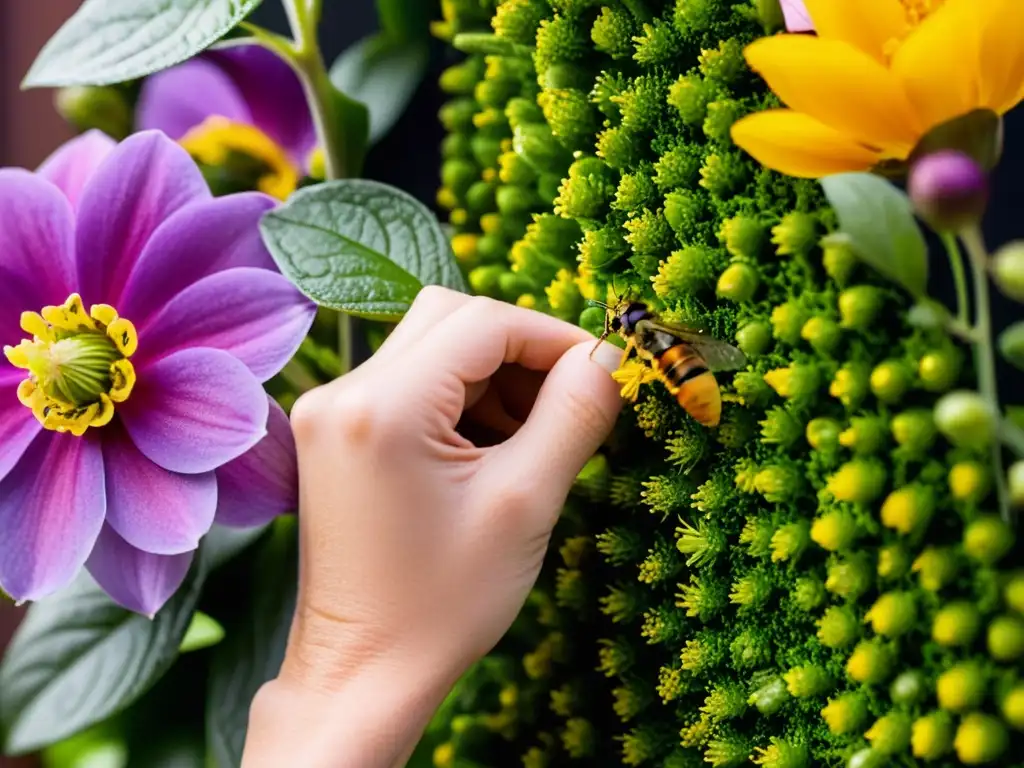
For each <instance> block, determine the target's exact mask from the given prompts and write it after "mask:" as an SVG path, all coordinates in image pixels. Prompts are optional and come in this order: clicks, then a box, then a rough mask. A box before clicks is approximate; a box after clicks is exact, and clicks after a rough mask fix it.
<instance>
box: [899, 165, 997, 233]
mask: <svg viewBox="0 0 1024 768" xmlns="http://www.w3.org/2000/svg"><path fill="white" fill-rule="evenodd" d="M907 190H908V192H909V194H910V199H911V201H912V202H913V203H914V208H915V209H916V210H917V212H918V214H919V215H920V216H921V218H922V219H924V220H925V221H926V222H928V224H929V225H930V226H932V227H933V228H934V229H935V230H936V231H939V232H958V231H960V230H962V229H964V228H965V227H969V226H972V225H974V224H976V223H978V222H979V221H980V220H981V217H982V215H983V214H984V213H985V206H986V205H987V204H988V180H987V179H986V177H985V172H984V171H983V170H982V169H981V166H979V165H978V164H977V163H976V162H974V160H973V159H971V158H970V157H968V156H967V155H965V154H963V153H962V152H957V151H953V150H943V151H940V152H936V153H934V154H931V155H926V156H925V157H923V158H921V159H920V160H918V161H917V162H916V163H914V165H913V166H912V167H911V169H910V178H909V179H908V182H907Z"/></svg>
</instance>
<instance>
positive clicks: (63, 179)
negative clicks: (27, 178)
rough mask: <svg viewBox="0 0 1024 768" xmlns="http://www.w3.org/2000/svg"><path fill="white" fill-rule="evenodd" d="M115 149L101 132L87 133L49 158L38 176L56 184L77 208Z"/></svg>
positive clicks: (109, 139) (114, 143) (114, 145)
mask: <svg viewBox="0 0 1024 768" xmlns="http://www.w3.org/2000/svg"><path fill="white" fill-rule="evenodd" d="M116 146H117V142H115V141H114V140H113V139H112V138H110V137H109V136H107V135H106V134H105V133H103V132H102V131H97V130H95V129H93V130H91V131H87V132H85V133H83V134H82V135H81V136H77V137H75V138H74V139H71V141H69V142H67V143H66V144H64V145H63V146H62V147H60V149H58V150H57V151H56V152H54V153H53V154H52V155H50V156H49V157H48V158H46V160H44V161H43V164H42V165H41V166H39V170H37V171H36V173H38V174H39V175H40V176H42V177H43V178H44V179H48V180H49V181H51V182H52V183H54V184H56V185H57V186H58V187H59V188H60V190H61V191H62V192H63V193H64V194H65V195H67V198H68V200H69V201H70V202H71V205H72V207H74V208H77V207H78V200H79V198H80V197H81V196H82V189H83V188H84V187H85V184H86V182H87V181H89V179H90V178H92V175H93V174H94V173H95V172H96V169H97V168H99V167H100V165H102V163H103V161H104V160H106V159H107V155H109V154H110V153H111V152H112V151H113V149H114V147H116Z"/></svg>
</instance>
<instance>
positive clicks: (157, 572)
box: [86, 525, 193, 618]
mask: <svg viewBox="0 0 1024 768" xmlns="http://www.w3.org/2000/svg"><path fill="white" fill-rule="evenodd" d="M192 557H193V553H192V552H184V553H182V554H180V555H170V556H166V555H151V554H150V553H149V552H143V551H142V550H140V549H136V548H135V547H133V546H132V545H131V544H129V543H128V542H127V541H125V540H124V539H122V538H121V537H120V536H118V535H117V533H116V531H114V529H113V528H111V527H110V526H109V525H104V526H103V530H102V531H101V532H100V536H99V538H98V539H97V540H96V548H95V549H94V550H93V552H92V555H90V557H89V561H88V562H87V563H86V567H87V568H88V569H89V573H90V574H92V577H93V578H94V579H96V582H97V583H98V584H99V585H100V586H101V587H103V590H104V591H105V592H106V593H107V594H108V595H110V597H112V598H113V599H114V601H115V602H116V603H118V604H119V605H122V606H124V607H125V608H127V609H128V610H129V611H135V612H136V613H141V614H142V615H143V616H149V617H150V618H153V616H155V615H156V612H157V611H159V610H160V609H161V608H163V606H164V603H166V602H167V601H168V600H169V599H170V598H171V596H172V595H173V594H174V593H175V592H177V591H178V587H180V586H181V583H182V582H183V581H184V580H185V576H186V575H187V574H188V569H189V566H190V565H191V564H192Z"/></svg>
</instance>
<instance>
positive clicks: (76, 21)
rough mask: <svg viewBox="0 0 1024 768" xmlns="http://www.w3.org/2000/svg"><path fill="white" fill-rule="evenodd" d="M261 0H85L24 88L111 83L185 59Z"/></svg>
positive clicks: (47, 48) (41, 56) (48, 47)
mask: <svg viewBox="0 0 1024 768" xmlns="http://www.w3.org/2000/svg"><path fill="white" fill-rule="evenodd" d="M260 2H261V0H173V1H172V0H85V2H84V3H82V5H81V7H80V8H79V9H78V11H77V12H76V13H75V15H74V16H72V17H71V18H70V19H68V20H67V21H66V22H65V23H64V26H62V27H61V28H60V29H59V30H58V31H57V34H55V35H54V36H53V37H52V38H51V39H50V41H49V42H48V43H47V44H46V45H45V46H44V47H43V50H42V51H41V52H40V53H39V56H38V58H36V61H35V63H34V64H33V65H32V68H31V69H30V70H29V73H28V75H26V77H25V81H24V82H23V83H22V87H23V88H40V87H52V86H63V85H110V84H112V83H121V82H124V81H126V80H134V79H136V78H139V77H144V76H146V75H151V74H153V73H154V72H159V71H160V70H161V69H167V68H168V67H172V66H174V65H175V64H180V63H181V62H183V61H185V60H186V59H188V58H191V57H192V56H195V55H196V54H197V53H199V52H200V51H202V50H204V49H206V48H207V47H209V46H210V45H211V44H213V43H214V42H216V41H217V40H219V39H220V38H221V37H223V36H224V35H225V34H226V33H227V32H228V31H230V30H231V29H232V28H233V27H234V26H235V25H236V24H238V22H240V21H241V20H242V19H244V18H245V17H246V16H247V15H248V14H249V13H251V12H252V11H253V9H255V8H256V6H258V5H259V4H260Z"/></svg>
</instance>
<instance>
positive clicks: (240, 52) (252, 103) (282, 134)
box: [204, 45, 316, 166]
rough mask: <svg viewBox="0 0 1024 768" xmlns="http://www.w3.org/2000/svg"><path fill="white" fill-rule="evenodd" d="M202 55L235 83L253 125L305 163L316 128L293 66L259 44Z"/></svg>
mask: <svg viewBox="0 0 1024 768" xmlns="http://www.w3.org/2000/svg"><path fill="white" fill-rule="evenodd" d="M204 57H205V58H207V59H209V60H210V61H212V62H214V63H215V64H216V65H217V66H219V67H220V68H221V69H222V70H223V71H224V72H225V73H226V74H227V75H228V77H230V78H231V80H232V81H233V82H234V84H235V87H236V88H237V89H238V91H239V92H240V93H241V94H242V98H244V99H245V103H246V104H247V105H248V106H249V112H250V113H251V114H252V122H253V125H255V126H256V127H257V128H259V129H260V130H262V131H263V132H264V133H265V134H267V135H268V136H269V137H270V138H272V139H273V140H274V141H276V142H277V143H278V144H280V145H281V146H282V147H284V148H285V149H286V150H287V151H288V152H289V154H291V156H292V159H293V160H294V161H295V162H296V163H298V164H300V165H302V166H305V161H306V157H307V155H308V154H309V153H310V152H312V151H313V148H314V147H315V146H316V130H315V128H314V126H313V118H312V117H311V116H310V112H309V107H308V105H307V102H306V96H305V93H304V92H303V90H302V83H301V82H300V81H299V78H298V76H297V75H296V74H295V72H294V71H293V70H292V68H291V67H290V66H288V65H287V64H286V63H285V62H283V61H282V60H281V59H280V58H279V57H278V56H277V54H275V53H273V52H271V51H268V50H267V49H266V48H264V47H263V46H261V45H237V46H232V47H230V48H223V49H221V50H218V51H208V52H207V53H206V54H204Z"/></svg>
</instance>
